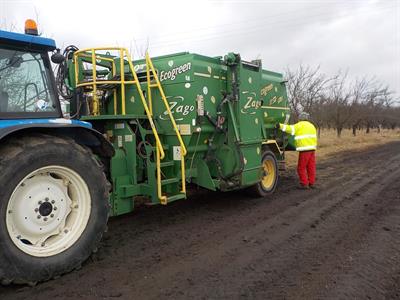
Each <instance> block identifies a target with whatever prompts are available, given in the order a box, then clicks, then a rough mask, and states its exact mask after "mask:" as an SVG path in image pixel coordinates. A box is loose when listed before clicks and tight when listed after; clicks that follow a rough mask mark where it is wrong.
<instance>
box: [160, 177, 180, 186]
mask: <svg viewBox="0 0 400 300" xmlns="http://www.w3.org/2000/svg"><path fill="white" fill-rule="evenodd" d="M179 181H180V179H178V178H168V179H163V180H161V185H167V184H172V183H177V182H179Z"/></svg>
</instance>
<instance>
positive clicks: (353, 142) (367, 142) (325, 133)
mask: <svg viewBox="0 0 400 300" xmlns="http://www.w3.org/2000/svg"><path fill="white" fill-rule="evenodd" d="M399 140H400V130H399V129H396V130H381V132H380V133H377V131H376V130H372V131H371V132H370V133H369V134H366V133H365V131H363V132H357V136H353V134H352V132H351V130H343V132H342V137H341V138H338V137H337V136H336V131H334V130H327V129H325V130H322V131H321V137H320V139H319V141H318V150H317V159H318V161H323V160H326V159H328V158H329V157H331V156H332V155H334V154H336V153H338V152H342V151H359V150H362V149H365V148H368V147H372V146H376V145H379V144H385V143H389V142H392V141H399ZM286 162H287V166H288V167H293V166H295V165H296V164H297V152H294V151H288V152H286Z"/></svg>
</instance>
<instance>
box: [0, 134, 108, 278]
mask: <svg viewBox="0 0 400 300" xmlns="http://www.w3.org/2000/svg"><path fill="white" fill-rule="evenodd" d="M0 170H1V173H0V174H1V175H0V186H1V189H0V216H1V219H0V281H1V283H2V284H9V283H28V284H35V283H36V282H39V281H46V280H49V279H51V278H54V277H56V276H59V275H61V274H64V273H67V272H70V271H72V270H74V269H76V268H79V267H80V266H81V264H82V262H84V261H85V260H86V259H87V258H88V257H89V256H90V255H91V253H92V252H93V251H95V250H96V249H97V245H98V243H99V241H100V239H101V237H102V234H103V232H104V231H105V229H106V225H107V220H108V213H109V202H108V197H109V184H108V182H107V179H106V177H105V175H104V173H103V170H102V167H101V165H100V163H99V162H98V161H97V160H96V159H95V158H94V156H93V154H92V152H91V151H90V149H87V148H85V147H83V146H80V145H78V144H76V143H75V142H74V141H73V140H70V139H68V138H65V139H64V138H60V137H54V136H48V135H36V136H32V137H22V138H19V139H18V140H16V139H14V140H10V141H8V142H6V145H5V146H3V147H2V148H1V150H0Z"/></svg>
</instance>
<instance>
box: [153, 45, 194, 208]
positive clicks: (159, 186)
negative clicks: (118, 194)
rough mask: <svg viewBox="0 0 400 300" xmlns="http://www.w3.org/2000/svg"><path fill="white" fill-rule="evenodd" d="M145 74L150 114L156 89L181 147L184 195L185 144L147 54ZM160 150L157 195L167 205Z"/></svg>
mask: <svg viewBox="0 0 400 300" xmlns="http://www.w3.org/2000/svg"><path fill="white" fill-rule="evenodd" d="M146 73H147V96H148V101H149V107H150V113H151V114H152V113H153V111H152V107H153V105H152V96H151V89H152V88H157V89H158V91H159V92H160V95H161V99H162V100H163V102H164V105H165V107H166V109H167V112H168V116H169V118H170V121H171V123H172V126H173V128H174V131H175V134H176V137H177V138H178V141H179V145H180V147H181V151H180V154H181V183H182V186H181V193H182V194H185V195H186V175H185V156H186V154H187V150H186V147H185V144H184V143H183V140H182V136H181V134H180V132H179V129H178V126H177V125H176V122H175V119H174V116H173V115H172V112H171V109H170V107H169V103H168V101H167V98H166V97H165V93H164V90H163V88H162V86H161V82H160V80H159V78H158V75H157V72H156V70H155V69H154V65H153V62H152V61H151V59H150V56H149V53H148V52H146ZM151 75H153V79H154V80H153V81H152V80H151ZM159 150H160V149H159V148H157V194H158V198H159V199H160V202H161V204H167V203H168V197H167V196H165V195H163V193H162V189H161V187H162V184H161V164H160V160H161V159H163V158H164V155H163V153H160V151H159Z"/></svg>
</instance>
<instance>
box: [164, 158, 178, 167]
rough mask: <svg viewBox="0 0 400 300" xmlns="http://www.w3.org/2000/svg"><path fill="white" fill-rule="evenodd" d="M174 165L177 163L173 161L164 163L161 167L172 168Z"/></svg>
mask: <svg viewBox="0 0 400 300" xmlns="http://www.w3.org/2000/svg"><path fill="white" fill-rule="evenodd" d="M173 165H175V162H174V161H173V160H170V161H164V162H161V163H160V167H171V166H173Z"/></svg>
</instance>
